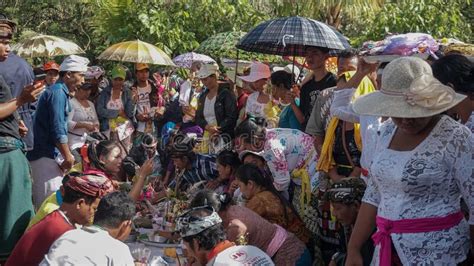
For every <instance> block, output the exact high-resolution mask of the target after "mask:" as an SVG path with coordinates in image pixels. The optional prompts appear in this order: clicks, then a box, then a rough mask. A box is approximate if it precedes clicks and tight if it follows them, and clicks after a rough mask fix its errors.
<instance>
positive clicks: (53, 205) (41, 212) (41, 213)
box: [26, 191, 59, 230]
mask: <svg viewBox="0 0 474 266" xmlns="http://www.w3.org/2000/svg"><path fill="white" fill-rule="evenodd" d="M56 193H58V191H56V192H54V193H53V194H51V195H49V196H48V197H47V198H46V199H45V200H44V201H43V203H42V204H41V206H40V208H39V209H38V211H37V212H36V215H35V216H34V217H33V219H31V221H30V223H29V224H28V227H27V228H26V230H28V229H30V228H31V227H32V226H33V225H35V224H37V223H38V222H39V221H41V220H42V219H43V218H44V217H46V215H48V214H50V213H52V212H53V211H55V210H57V209H59V204H58V201H57V199H56Z"/></svg>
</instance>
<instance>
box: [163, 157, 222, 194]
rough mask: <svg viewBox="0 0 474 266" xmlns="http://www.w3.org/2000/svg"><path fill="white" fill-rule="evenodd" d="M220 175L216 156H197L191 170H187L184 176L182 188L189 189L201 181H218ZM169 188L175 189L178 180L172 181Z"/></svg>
mask: <svg viewBox="0 0 474 266" xmlns="http://www.w3.org/2000/svg"><path fill="white" fill-rule="evenodd" d="M218 174H219V173H218V172H217V163H216V156H215V155H208V154H196V159H195V160H194V161H193V162H192V166H191V169H188V170H186V171H185V172H184V174H183V177H182V181H180V182H181V185H180V187H181V188H188V187H190V186H192V185H194V184H196V183H199V182H201V181H209V180H213V179H216V178H217V176H218ZM169 186H170V187H171V188H173V187H175V186H176V179H174V180H172V181H171V183H170V185H169Z"/></svg>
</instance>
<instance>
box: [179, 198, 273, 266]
mask: <svg viewBox="0 0 474 266" xmlns="http://www.w3.org/2000/svg"><path fill="white" fill-rule="evenodd" d="M177 229H178V231H179V233H180V235H181V237H182V238H183V242H184V245H185V247H186V249H187V251H188V254H189V255H190V256H191V257H194V258H195V259H196V260H197V262H198V263H200V265H208V266H209V265H274V263H273V262H272V260H271V258H270V257H269V256H268V255H267V254H266V253H265V252H263V251H262V250H260V249H259V248H257V247H254V246H236V245H235V244H234V243H233V242H230V241H228V240H226V233H225V231H224V227H223V226H222V219H221V218H220V217H219V214H217V212H215V211H214V209H213V208H212V207H209V206H203V207H197V208H193V209H191V210H189V211H188V212H186V213H184V214H183V215H181V216H180V217H178V220H177Z"/></svg>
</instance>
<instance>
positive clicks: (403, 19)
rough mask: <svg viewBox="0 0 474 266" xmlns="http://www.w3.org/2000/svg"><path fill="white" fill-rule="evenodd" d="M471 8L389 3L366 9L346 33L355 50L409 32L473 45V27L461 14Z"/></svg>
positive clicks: (447, 1)
mask: <svg viewBox="0 0 474 266" xmlns="http://www.w3.org/2000/svg"><path fill="white" fill-rule="evenodd" d="M471 4H472V3H471V2H470V1H459V0H458V1H454V0H426V1H408V0H406V1H405V0H402V1H396V2H390V3H386V4H385V5H384V6H383V7H382V8H381V9H380V10H379V11H377V12H373V10H371V9H369V8H365V9H363V10H362V14H361V17H360V18H359V20H354V21H353V22H352V23H350V24H347V25H345V27H344V28H343V30H344V32H345V33H346V35H347V36H348V37H350V38H351V41H352V43H353V44H354V45H356V46H357V45H360V44H361V43H362V42H364V41H366V40H380V39H383V38H384V37H385V36H386V35H387V34H389V33H407V32H424V33H428V34H431V35H432V36H433V37H435V38H443V37H449V38H456V39H459V40H462V41H465V42H472V41H473V25H472V23H469V21H468V20H467V18H466V16H465V15H464V14H463V13H461V12H460V11H461V10H464V9H465V8H466V7H467V6H470V7H471V9H472V6H471ZM471 15H472V14H471ZM471 21H472V20H471Z"/></svg>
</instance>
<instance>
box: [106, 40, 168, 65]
mask: <svg viewBox="0 0 474 266" xmlns="http://www.w3.org/2000/svg"><path fill="white" fill-rule="evenodd" d="M97 58H98V59H103V60H111V61H121V62H132V63H146V64H154V65H164V66H176V65H175V64H174V63H173V61H172V60H171V58H170V57H169V56H168V55H167V54H166V53H165V52H163V51H162V50H161V49H160V48H158V47H156V46H154V45H152V44H149V43H146V42H142V41H140V40H135V41H128V42H121V43H117V44H114V45H112V46H110V47H109V48H107V49H105V51H103V52H102V53H101V54H100V55H99V56H98V57H97Z"/></svg>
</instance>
